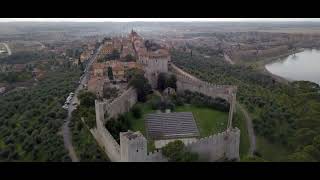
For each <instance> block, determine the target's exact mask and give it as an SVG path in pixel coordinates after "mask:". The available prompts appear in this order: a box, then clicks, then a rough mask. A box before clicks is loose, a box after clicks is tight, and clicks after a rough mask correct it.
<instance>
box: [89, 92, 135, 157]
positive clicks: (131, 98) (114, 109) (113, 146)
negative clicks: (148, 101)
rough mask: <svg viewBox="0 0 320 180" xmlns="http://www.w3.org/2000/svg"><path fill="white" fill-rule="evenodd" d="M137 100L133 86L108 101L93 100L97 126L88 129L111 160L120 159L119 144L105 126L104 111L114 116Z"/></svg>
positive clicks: (127, 108)
mask: <svg viewBox="0 0 320 180" xmlns="http://www.w3.org/2000/svg"><path fill="white" fill-rule="evenodd" d="M136 102H137V93H136V90H135V89H133V88H130V89H128V90H127V91H125V92H124V93H123V94H122V95H121V96H120V97H118V98H116V99H115V100H114V101H112V102H111V103H109V102H108V101H98V100H95V110H96V125H97V128H95V129H92V130H90V131H91V133H92V135H93V136H94V138H95V139H96V141H97V142H98V144H99V145H100V146H101V147H102V148H103V149H104V151H105V153H106V154H107V155H108V157H109V158H110V160H111V161H120V145H119V144H118V143H117V141H116V140H115V139H114V138H113V136H112V135H111V134H110V132H109V131H108V130H107V129H106V128H105V126H104V123H105V112H108V115H109V117H116V116H117V115H119V114H122V113H124V112H127V111H129V110H130V108H131V107H132V106H133V105H134V104H135V103H136Z"/></svg>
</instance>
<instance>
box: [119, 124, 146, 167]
mask: <svg viewBox="0 0 320 180" xmlns="http://www.w3.org/2000/svg"><path fill="white" fill-rule="evenodd" d="M147 152H148V151H147V140H146V138H145V137H144V136H143V135H142V134H141V133H140V132H139V131H137V132H132V131H130V130H129V131H128V132H120V157H121V161H122V162H144V161H146V157H147Z"/></svg>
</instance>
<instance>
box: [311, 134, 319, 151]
mask: <svg viewBox="0 0 320 180" xmlns="http://www.w3.org/2000/svg"><path fill="white" fill-rule="evenodd" d="M312 144H313V145H314V146H315V147H316V148H317V149H318V150H320V135H318V136H316V137H314V138H313V141H312Z"/></svg>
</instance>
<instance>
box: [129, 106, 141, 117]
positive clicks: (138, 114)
mask: <svg viewBox="0 0 320 180" xmlns="http://www.w3.org/2000/svg"><path fill="white" fill-rule="evenodd" d="M131 112H132V115H133V117H135V118H137V119H138V118H140V117H141V116H142V111H141V108H140V106H133V107H132V109H131Z"/></svg>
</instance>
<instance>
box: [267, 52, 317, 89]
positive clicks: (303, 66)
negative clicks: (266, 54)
mask: <svg viewBox="0 0 320 180" xmlns="http://www.w3.org/2000/svg"><path fill="white" fill-rule="evenodd" d="M265 67H266V69H267V70H268V71H269V72H271V73H272V74H275V75H277V76H281V77H283V78H285V79H288V80H306V81H311V82H315V83H317V84H320V50H315V49H313V50H304V51H302V52H300V53H296V54H295V55H290V56H288V57H286V58H282V59H279V60H278V61H276V62H273V63H270V64H267V65H266V66H265Z"/></svg>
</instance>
